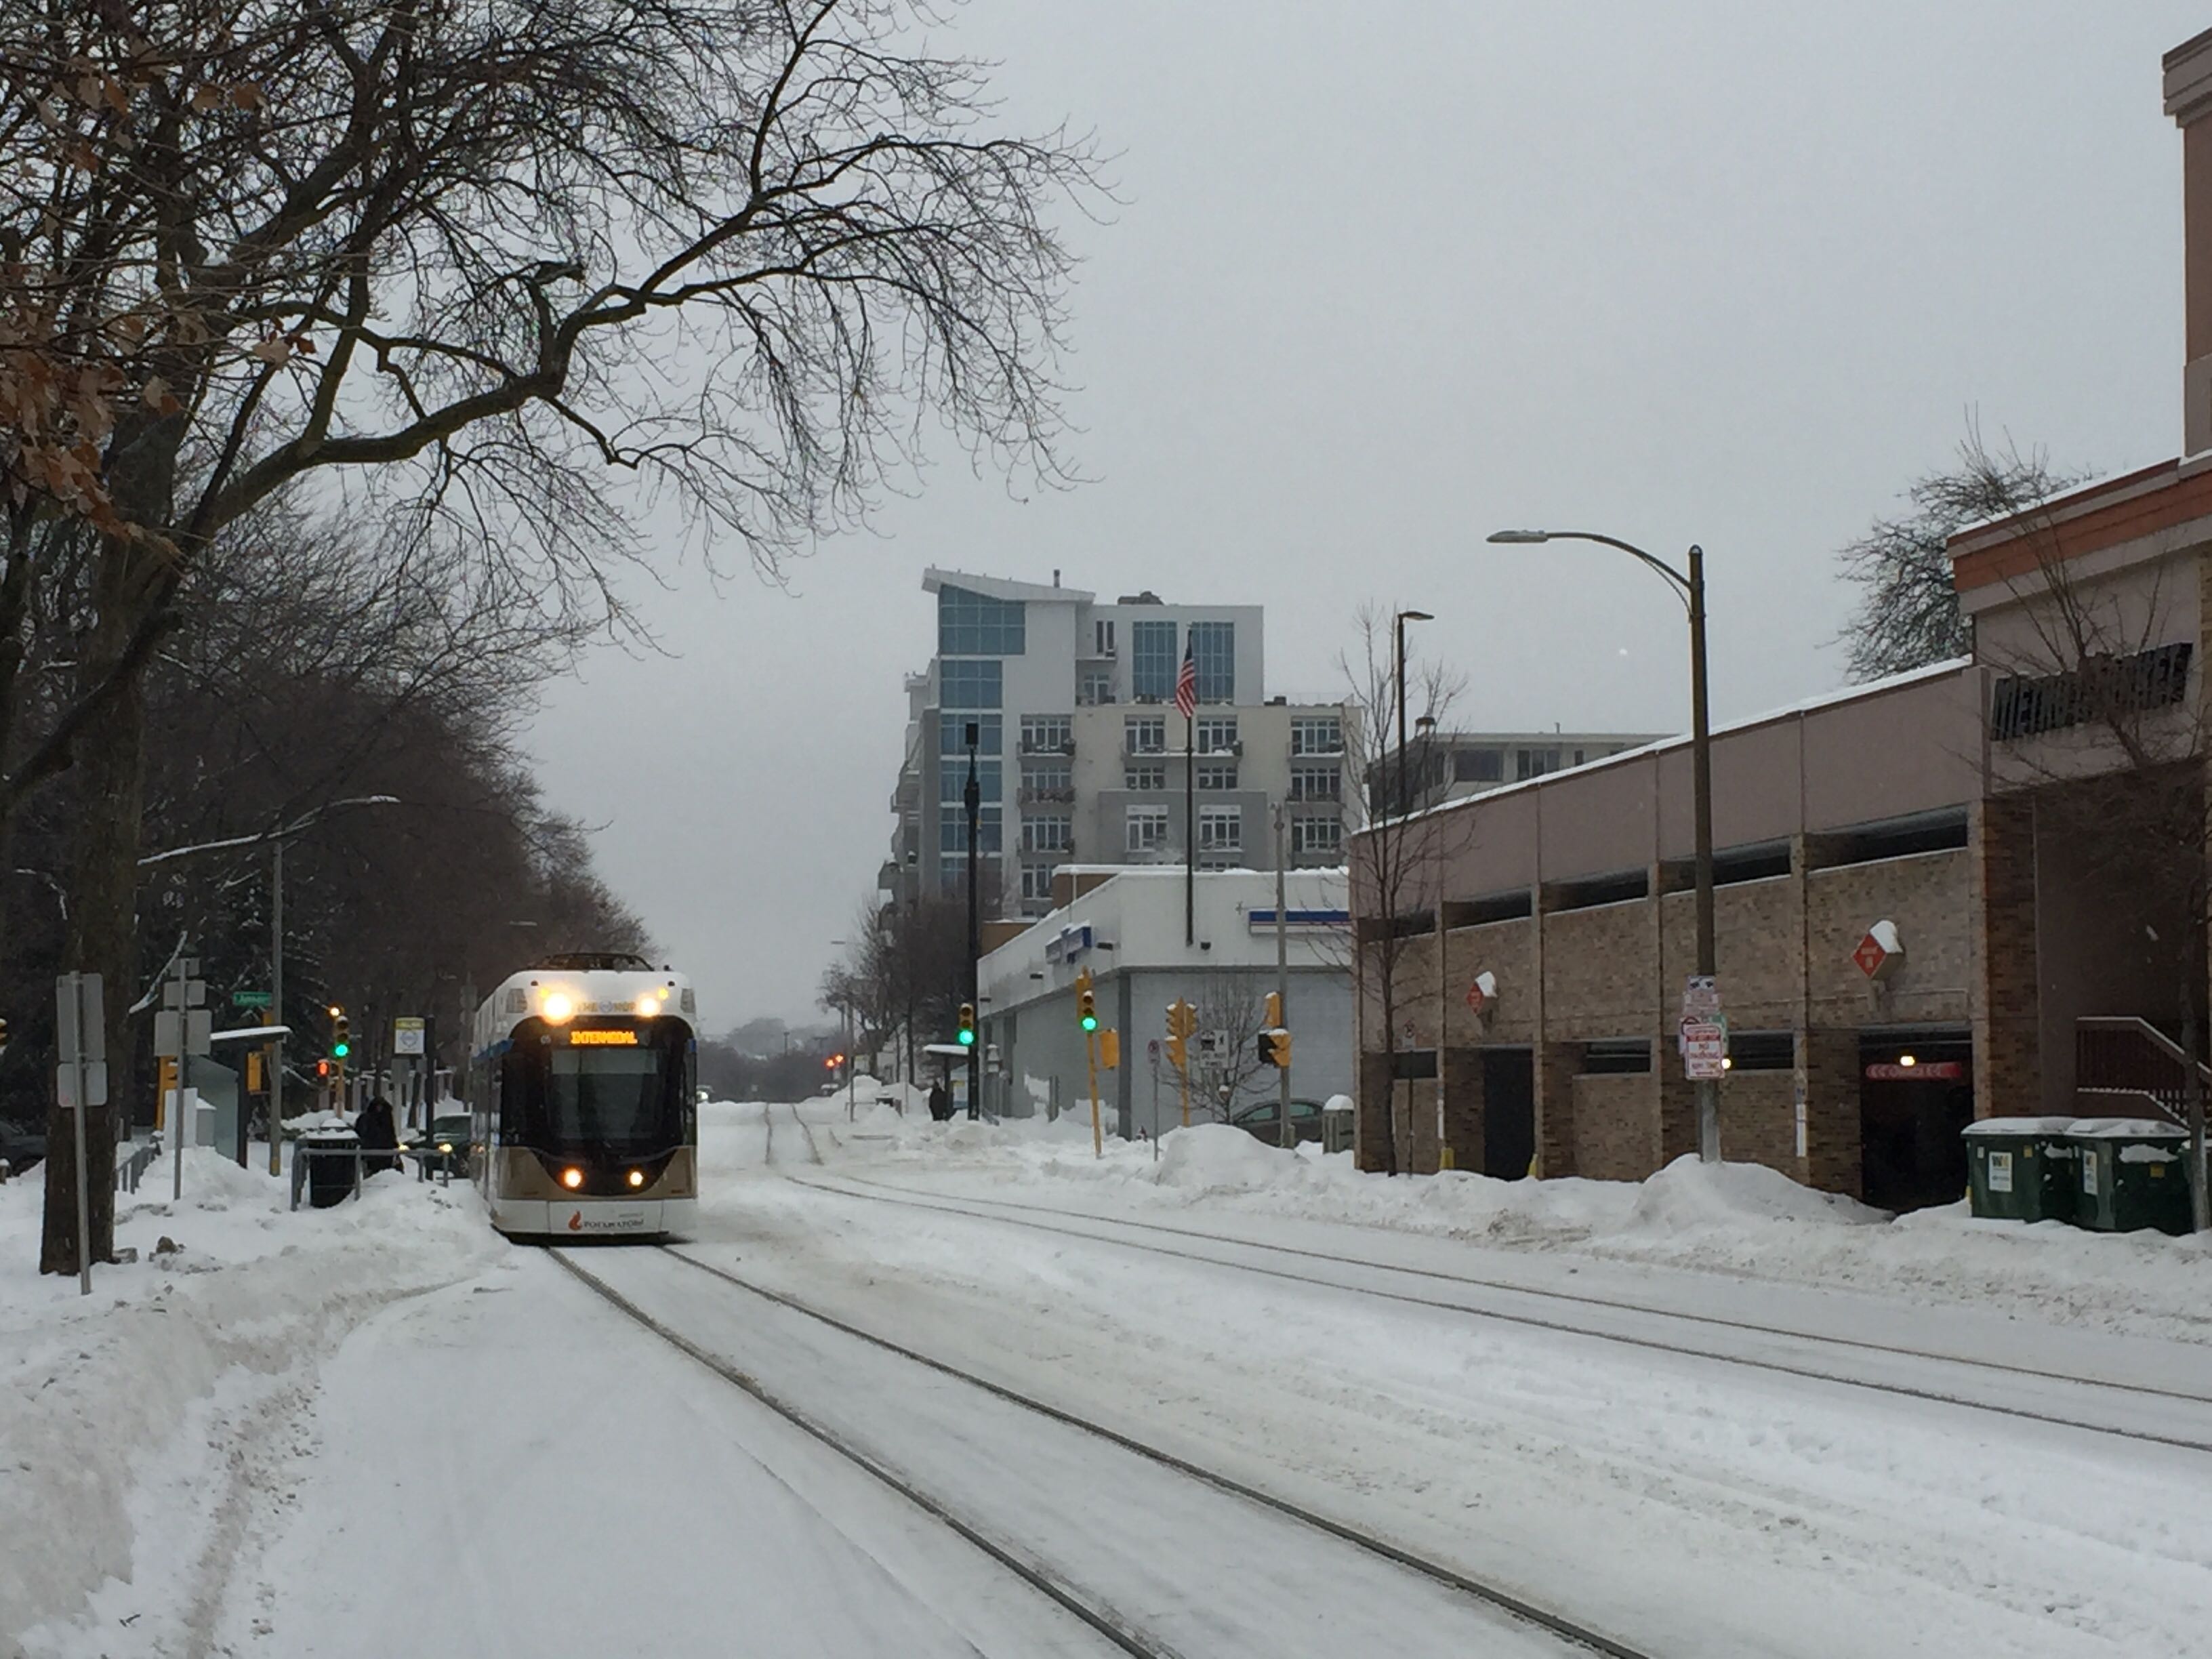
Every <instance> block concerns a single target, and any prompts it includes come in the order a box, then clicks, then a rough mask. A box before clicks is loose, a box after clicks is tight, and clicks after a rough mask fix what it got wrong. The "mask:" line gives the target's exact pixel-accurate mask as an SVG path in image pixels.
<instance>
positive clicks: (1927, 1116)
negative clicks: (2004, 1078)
mask: <svg viewBox="0 0 2212 1659" xmlns="http://www.w3.org/2000/svg"><path fill="white" fill-rule="evenodd" d="M1972 1121H1974V1045H1973V1042H1972V1036H1971V1035H1970V1034H1969V1033H1968V1032H1967V1031H1966V1030H1965V1029H1964V1028H1963V1027H1955V1026H1943V1027H1938V1028H1935V1029H1931V1030H1913V1031H1868V1032H1863V1033H1862V1034H1861V1036H1860V1038H1859V1160H1860V1162H1859V1174H1860V1179H1861V1181H1862V1182H1863V1186H1862V1188H1861V1190H1862V1191H1863V1193H1864V1194H1865V1196H1866V1201H1867V1202H1868V1203H1869V1204H1874V1205H1878V1206H1881V1208H1883V1209H1885V1210H1918V1209H1924V1208H1925V1207H1927V1206H1929V1205H1931V1204H1949V1203H1952V1202H1954V1201H1955V1200H1957V1199H1959V1198H1960V1197H1961V1196H1963V1195H1964V1194H1965V1193H1966V1142H1965V1140H1963V1139H1961V1138H1960V1130H1962V1129H1964V1128H1965V1127H1966V1126H1967V1125H1968V1124H1969V1123H1971V1122H1972Z"/></svg>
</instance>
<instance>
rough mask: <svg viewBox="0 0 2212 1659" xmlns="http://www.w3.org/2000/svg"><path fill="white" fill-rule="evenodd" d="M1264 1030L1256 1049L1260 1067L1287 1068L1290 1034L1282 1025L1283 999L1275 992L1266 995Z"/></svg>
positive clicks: (1289, 1061) (1289, 1054) (1289, 1053)
mask: <svg viewBox="0 0 2212 1659" xmlns="http://www.w3.org/2000/svg"><path fill="white" fill-rule="evenodd" d="M1265 1024H1266V1029H1265V1030H1262V1031H1261V1033H1260V1041H1259V1043H1258V1045H1257V1046H1258V1048H1259V1050H1260V1063H1261V1065H1262V1066H1284V1067H1286V1068H1287V1067H1288V1066H1289V1065H1290V1063H1291V1034H1290V1032H1289V1031H1288V1030H1285V1028H1284V1025H1283V998H1282V994H1281V993H1279V992H1277V991H1270V992H1268V993H1267V1017H1266V1021H1265Z"/></svg>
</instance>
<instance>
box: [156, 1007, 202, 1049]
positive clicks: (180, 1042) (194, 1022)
mask: <svg viewBox="0 0 2212 1659" xmlns="http://www.w3.org/2000/svg"><path fill="white" fill-rule="evenodd" d="M214 1035H215V1015H214V1013H213V1012H212V1011H211V1010H209V1009H206V1008H182V1009H179V1008H162V1009H159V1010H156V1011H155V1015H154V1053H155V1056H156V1057H157V1058H159V1059H161V1060H174V1059H176V1058H177V1056H178V1055H179V1054H207V1053H209V1052H210V1050H211V1049H212V1048H213V1044H212V1043H210V1042H209V1039H210V1037H212V1036H214Z"/></svg>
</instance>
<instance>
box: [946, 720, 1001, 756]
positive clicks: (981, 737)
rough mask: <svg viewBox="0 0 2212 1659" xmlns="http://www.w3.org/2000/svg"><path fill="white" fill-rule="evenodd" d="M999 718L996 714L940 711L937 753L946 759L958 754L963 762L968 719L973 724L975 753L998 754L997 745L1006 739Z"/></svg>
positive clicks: (965, 752)
mask: <svg viewBox="0 0 2212 1659" xmlns="http://www.w3.org/2000/svg"><path fill="white" fill-rule="evenodd" d="M1001 718H1002V717H1001V716H1000V715H997V714H964V713H963V714H939V715H938V717H937V752H938V754H939V756H940V757H943V758H945V759H948V760H949V759H951V757H953V756H955V755H957V756H959V757H961V763H962V764H963V765H965V764H966V763H967V757H968V727H969V724H970V723H971V722H972V723H973V724H974V726H975V752H976V753H977V754H979V755H995V754H997V753H998V752H999V749H1000V744H1002V743H1003V742H1004V741H1005V738H1006V728H1005V726H1004V725H1003V724H1002V723H1001Z"/></svg>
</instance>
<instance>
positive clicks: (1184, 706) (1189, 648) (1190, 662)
mask: <svg viewBox="0 0 2212 1659" xmlns="http://www.w3.org/2000/svg"><path fill="white" fill-rule="evenodd" d="M1196 645H1197V642H1196V641H1188V642H1186V643H1185V644H1184V646H1183V648H1182V669H1181V670H1180V671H1178V672H1177V673H1176V714H1180V715H1182V717H1183V718H1184V719H1185V720H1188V719H1189V718H1190V717H1191V713H1192V711H1193V710H1194V709H1195V708H1197V707H1198V658H1197V657H1196V656H1195V655H1194V654H1193V653H1194V651H1195V649H1196Z"/></svg>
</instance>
